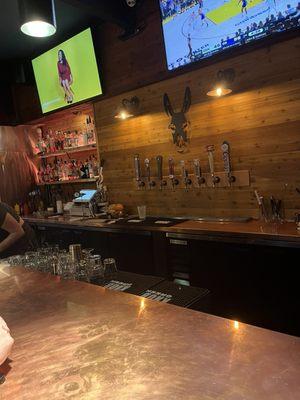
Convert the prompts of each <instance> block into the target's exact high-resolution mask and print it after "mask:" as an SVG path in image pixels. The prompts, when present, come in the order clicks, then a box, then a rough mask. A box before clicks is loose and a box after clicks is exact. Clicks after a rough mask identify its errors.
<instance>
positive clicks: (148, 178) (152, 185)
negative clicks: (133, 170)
mask: <svg viewBox="0 0 300 400" xmlns="http://www.w3.org/2000/svg"><path fill="white" fill-rule="evenodd" d="M145 169H146V176H147V181H148V185H149V187H150V189H152V188H153V187H154V186H155V182H154V181H152V180H151V168H150V159H149V158H145Z"/></svg>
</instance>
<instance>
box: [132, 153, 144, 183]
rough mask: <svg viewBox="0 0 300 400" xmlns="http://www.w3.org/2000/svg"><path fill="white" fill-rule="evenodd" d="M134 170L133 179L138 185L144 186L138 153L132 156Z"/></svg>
mask: <svg viewBox="0 0 300 400" xmlns="http://www.w3.org/2000/svg"><path fill="white" fill-rule="evenodd" d="M134 171H135V180H136V182H137V184H138V186H139V187H141V186H145V182H143V181H142V175H141V163H140V156H139V155H138V154H135V156H134Z"/></svg>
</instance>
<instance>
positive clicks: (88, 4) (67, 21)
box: [0, 0, 135, 60]
mask: <svg viewBox="0 0 300 400" xmlns="http://www.w3.org/2000/svg"><path fill="white" fill-rule="evenodd" d="M0 2H1V5H0V59H1V60H12V59H22V58H27V57H30V56H33V55H37V54H38V53H40V52H42V51H44V50H47V49H48V47H50V46H51V45H52V44H53V45H54V44H56V43H58V42H59V41H60V40H64V39H65V38H66V37H67V36H68V35H71V34H75V33H77V32H80V30H81V29H83V28H85V27H87V26H89V25H100V24H101V23H102V22H104V21H109V22H112V23H115V24H118V25H119V26H120V28H122V29H121V30H120V32H121V31H122V30H123V31H126V30H127V29H129V30H130V29H132V26H133V24H135V10H133V9H132V8H130V7H128V6H127V5H126V2H125V0H55V4H56V19H57V32H56V34H55V35H53V36H52V37H50V38H33V37H29V36H26V35H24V34H23V33H22V32H21V31H20V26H19V25H20V24H19V11H18V0H1V1H0Z"/></svg>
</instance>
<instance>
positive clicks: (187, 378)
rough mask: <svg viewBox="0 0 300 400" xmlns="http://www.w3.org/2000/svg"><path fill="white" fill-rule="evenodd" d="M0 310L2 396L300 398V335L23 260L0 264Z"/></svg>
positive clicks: (12, 399) (48, 399)
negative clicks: (6, 357) (7, 343)
mask: <svg viewBox="0 0 300 400" xmlns="http://www.w3.org/2000/svg"><path fill="white" fill-rule="evenodd" d="M0 310H1V311H0V313H1V316H2V317H3V318H4V319H5V320H6V322H7V324H8V326H9V327H10V329H11V333H12V336H13V337H14V339H15V346H14V349H13V353H12V354H11V357H10V358H11V360H12V361H11V362H10V364H9V367H8V366H5V365H4V366H2V368H6V371H8V372H7V376H6V382H5V383H4V384H3V385H1V386H0V399H1V400H67V399H72V400H74V399H76V400H77V399H78V400H100V399H103V400H153V399H158V400H270V399H272V400H296V399H299V398H300V379H299V378H300V338H296V337H293V336H288V335H284V334H280V333H276V332H272V331H269V330H265V329H261V328H257V327H254V326H250V325H246V324H242V323H239V324H238V323H234V322H233V321H230V320H227V319H223V318H219V317H215V316H212V315H209V314H204V313H201V312H197V311H192V310H188V309H183V308H179V307H176V306H172V305H168V304H161V303H158V302H155V301H152V300H146V299H143V298H140V297H137V296H133V295H130V294H125V293H117V292H113V291H110V290H108V289H104V288H102V287H99V286H93V285H90V284H87V283H83V282H72V281H61V280H60V278H59V277H54V276H51V275H48V274H42V273H38V272H28V271H25V270H24V269H23V268H3V267H2V268H0ZM9 368H11V369H10V370H9ZM0 369H1V368H0Z"/></svg>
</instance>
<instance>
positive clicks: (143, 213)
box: [137, 206, 146, 219]
mask: <svg viewBox="0 0 300 400" xmlns="http://www.w3.org/2000/svg"><path fill="white" fill-rule="evenodd" d="M137 210H138V214H139V219H146V206H137Z"/></svg>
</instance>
